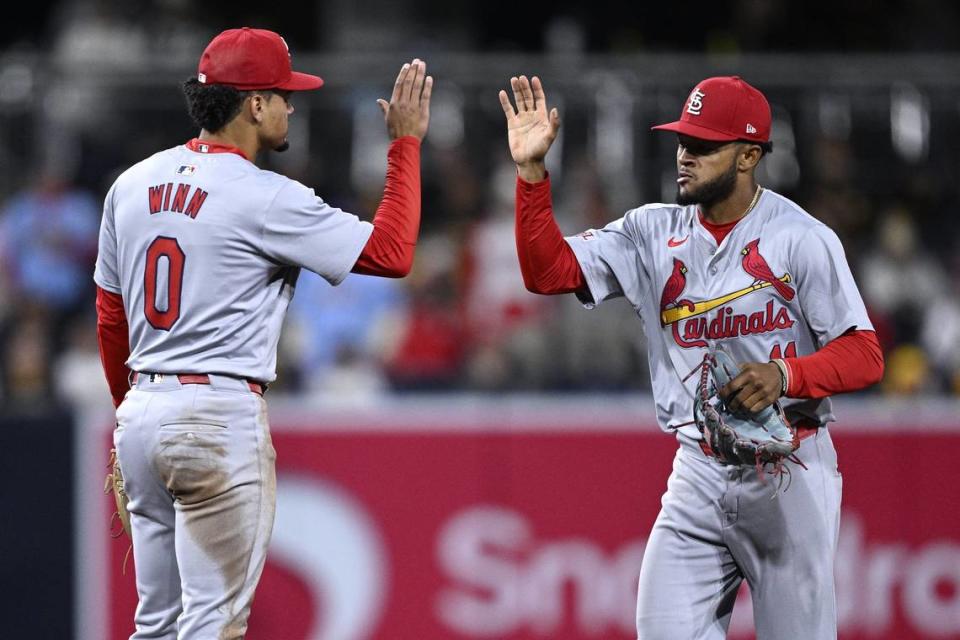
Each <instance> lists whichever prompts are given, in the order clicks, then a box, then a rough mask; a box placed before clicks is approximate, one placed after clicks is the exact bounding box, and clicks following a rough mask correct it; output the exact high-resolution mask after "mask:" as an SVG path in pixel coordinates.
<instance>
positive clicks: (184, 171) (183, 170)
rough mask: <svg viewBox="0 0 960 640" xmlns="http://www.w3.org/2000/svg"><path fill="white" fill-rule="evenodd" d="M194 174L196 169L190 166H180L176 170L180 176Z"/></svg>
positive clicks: (194, 166)
mask: <svg viewBox="0 0 960 640" xmlns="http://www.w3.org/2000/svg"><path fill="white" fill-rule="evenodd" d="M196 172H197V167H196V165H192V164H182V165H180V166H179V167H178V168H177V175H181V176H192V175H193V174H194V173H196Z"/></svg>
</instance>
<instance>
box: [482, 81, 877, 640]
mask: <svg viewBox="0 0 960 640" xmlns="http://www.w3.org/2000/svg"><path fill="white" fill-rule="evenodd" d="M510 83H511V87H512V90H513V98H514V101H515V103H516V108H514V107H513V106H512V105H511V102H510V99H509V97H508V96H507V94H506V92H504V91H501V92H500V103H501V105H502V107H503V110H504V113H505V115H506V119H507V129H508V137H509V143H510V151H511V153H512V155H513V159H514V161H515V162H516V164H517V170H518V179H517V191H516V200H517V205H516V208H517V223H516V235H517V249H518V252H519V258H520V268H521V270H522V272H523V278H524V281H525V283H526V286H527V288H528V289H529V290H531V291H533V292H535V293H542V294H559V293H574V294H576V296H577V297H578V298H579V299H580V300H581V302H583V304H584V305H585V306H586V307H587V308H591V307H593V306H594V305H597V304H600V303H601V302H603V301H604V300H608V299H610V298H615V297H619V296H624V297H626V298H627V299H628V300H629V301H630V303H631V304H632V305H633V307H634V309H636V311H637V314H638V316H639V318H640V321H641V323H642V325H643V330H644V333H645V334H646V337H647V342H648V350H649V363H650V372H651V378H652V384H653V394H654V399H655V402H656V410H657V419H658V422H659V424H660V426H661V428H662V429H663V430H664V431H668V432H675V433H676V437H677V440H678V441H679V448H678V451H677V454H676V457H675V459H674V464H673V472H672V474H671V475H670V478H669V480H668V483H667V491H666V493H665V494H664V496H663V500H662V509H661V511H660V514H659V516H658V518H657V520H656V523H655V524H654V526H653V531H652V532H651V534H650V537H649V539H648V542H647V547H646V551H645V553H644V558H643V566H642V569H641V571H640V581H639V593H638V598H637V633H638V635H639V637H640V638H641V639H642V640H652V639H669V640H683V639H691V638H696V639H713V638H724V637H726V632H727V627H728V624H729V622H730V615H731V611H732V607H733V602H734V599H735V597H736V594H737V589H738V588H739V586H740V584H741V582H742V581H743V580H744V579H746V580H747V583H748V584H749V586H750V591H751V595H752V598H753V605H754V621H755V625H756V631H757V637H758V638H760V639H761V640H771V639H782V640H797V639H798V638H803V639H804V640H820V639H825V638H835V637H836V632H837V630H836V610H835V608H836V607H835V598H834V579H833V558H834V552H835V549H836V544H837V534H838V526H839V516H840V490H841V477H840V473H839V471H838V469H837V459H836V453H835V451H834V448H833V444H832V443H831V440H830V433H829V431H828V430H827V426H826V425H827V423H828V422H830V421H832V420H833V419H834V416H833V414H832V412H831V408H830V400H829V399H828V396H829V395H831V394H834V393H839V392H844V391H853V390H855V389H861V388H863V387H865V386H867V385H870V384H873V383H875V382H876V381H877V380H879V378H880V377H881V375H882V371H883V359H882V355H881V352H880V348H879V345H878V343H877V340H876V336H875V334H874V332H873V327H872V326H871V324H870V319H869V318H868V317H867V314H866V311H865V310H864V305H863V302H862V300H861V298H860V294H859V293H858V291H857V287H856V284H855V283H854V280H853V277H852V275H851V273H850V269H849V267H848V266H847V262H846V259H845V257H844V253H843V248H842V247H841V245H840V242H839V240H838V239H837V237H836V235H835V234H834V233H833V232H832V231H831V230H830V229H829V228H828V227H827V226H825V225H824V224H822V223H821V222H819V221H817V220H816V219H815V218H813V217H812V216H810V215H809V214H807V213H806V212H804V211H803V210H802V209H801V208H800V207H799V206H797V205H796V204H795V203H793V202H791V201H790V200H788V199H786V198H784V197H783V196H781V195H779V194H777V193H774V192H773V191H770V190H769V189H764V188H763V187H761V186H760V185H758V184H757V182H756V180H755V177H754V172H755V169H756V167H757V165H758V163H759V162H760V161H761V160H762V158H763V156H764V155H766V154H767V153H770V152H771V150H772V146H771V143H770V127H771V117H770V107H769V105H768V103H767V100H766V98H765V97H764V96H763V94H762V93H761V92H760V91H758V90H757V89H755V88H754V87H752V86H750V85H749V84H747V83H746V82H744V81H743V80H742V79H740V78H739V77H735V76H734V77H717V78H708V79H706V80H704V81H703V82H701V83H699V84H698V85H697V86H696V87H695V88H694V89H693V91H691V92H690V96H689V98H688V99H687V101H686V102H685V104H684V106H683V110H682V112H681V116H680V119H679V120H678V121H676V122H671V123H669V124H664V125H660V126H658V127H654V128H655V129H660V130H665V131H672V132H675V133H676V134H677V136H678V142H679V143H678V146H677V203H676V204H648V205H644V206H642V207H639V208H636V209H633V210H631V211H628V212H627V213H626V214H625V215H624V216H623V217H622V218H620V219H619V220H616V221H614V222H611V223H610V224H608V225H607V226H606V227H604V228H603V229H591V230H589V231H585V232H583V233H581V234H579V235H577V236H573V237H568V238H563V237H562V235H561V233H560V230H559V228H558V227H557V224H556V222H555V221H554V219H553V215H552V210H551V206H552V205H551V200H550V181H549V177H548V176H547V173H546V170H545V169H544V157H545V155H546V153H547V151H548V150H549V148H550V145H551V144H552V143H553V141H554V139H555V137H556V135H557V131H558V129H559V126H560V118H559V114H558V113H557V110H556V109H552V110H548V108H547V105H546V99H545V96H544V91H543V87H542V85H541V83H540V80H539V79H538V78H536V77H534V78H533V79H532V81H531V80H528V79H527V78H526V77H525V76H520V77H519V78H511V81H510ZM714 347H722V348H723V349H724V350H725V351H727V352H728V353H729V354H730V355H731V356H732V357H733V358H735V359H736V361H737V362H739V363H742V364H741V366H742V368H741V372H740V373H739V375H736V377H734V378H733V379H732V380H731V381H730V382H729V384H727V385H726V386H725V387H723V388H722V389H720V395H721V396H723V397H725V398H727V400H728V404H729V405H730V407H731V409H734V410H746V411H750V412H757V411H760V410H762V409H763V408H765V407H768V406H770V405H771V404H772V403H773V402H775V401H777V400H779V402H780V403H781V406H782V407H783V409H784V412H785V415H786V417H787V419H788V420H789V421H790V422H791V424H792V425H793V426H794V427H795V428H796V429H797V431H798V433H799V434H800V445H799V449H797V450H796V459H799V460H800V461H801V462H802V463H803V465H804V466H801V465H799V464H797V463H796V462H793V461H791V462H786V463H785V464H786V465H787V467H788V469H787V471H788V473H789V474H790V484H789V486H788V487H787V488H786V490H783V491H780V492H779V493H774V488H773V487H775V486H776V485H777V483H776V482H770V481H769V480H765V479H764V473H765V472H764V470H763V469H762V468H761V469H759V470H758V469H757V468H756V467H755V466H754V465H749V466H740V465H721V464H719V462H718V460H717V458H716V457H715V454H714V453H713V452H712V450H711V448H710V447H709V445H708V444H707V443H706V442H705V441H704V440H703V439H702V437H701V434H700V431H699V430H698V429H697V428H696V427H693V426H691V425H690V417H691V415H692V413H693V400H694V398H693V388H692V387H693V386H694V385H695V381H694V380H690V381H688V382H684V378H685V377H686V375H687V374H688V373H689V372H690V371H692V370H693V369H695V368H696V367H697V366H698V365H699V364H700V363H701V362H702V361H703V358H704V354H705V353H706V352H707V350H708V349H711V348H714ZM683 425H686V426H683ZM771 495H775V497H774V498H773V499H771Z"/></svg>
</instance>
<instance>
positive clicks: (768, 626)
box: [637, 428, 842, 640]
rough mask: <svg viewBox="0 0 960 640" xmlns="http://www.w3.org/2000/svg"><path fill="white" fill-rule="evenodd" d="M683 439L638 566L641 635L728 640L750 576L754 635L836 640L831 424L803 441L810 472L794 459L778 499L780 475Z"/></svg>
mask: <svg viewBox="0 0 960 640" xmlns="http://www.w3.org/2000/svg"><path fill="white" fill-rule="evenodd" d="M677 438H678V440H679V441H680V448H679V450H678V451H677V455H676V457H675V458H674V461H673V473H672V474H671V475H670V479H669V480H668V482H667V492H666V493H665V494H664V496H663V501H662V504H663V507H662V509H661V510H660V515H659V516H658V517H657V520H656V522H655V523H654V525H653V531H652V532H651V534H650V538H649V540H648V541H647V547H646V550H645V552H644V556H643V564H642V567H641V569H640V587H639V593H638V598H637V634H638V637H639V639H640V640H720V639H722V638H726V636H727V628H728V626H729V624H730V615H731V612H732V611H733V603H734V600H735V598H736V595H737V589H738V588H739V587H740V583H741V582H742V581H743V580H744V579H746V580H747V584H748V585H749V586H750V594H751V597H752V600H753V614H754V624H755V626H756V632H757V639H758V640H800V639H801V638H802V639H803V640H834V639H835V638H836V637H837V612H836V597H835V593H834V573H833V561H834V556H835V554H836V549H837V537H838V535H839V527H840V493H841V485H842V480H841V477H840V473H839V471H838V470H837V454H836V450H835V449H834V448H833V442H832V440H831V438H830V433H829V432H828V431H827V429H825V428H822V429H819V430H818V431H817V433H816V435H814V436H811V437H809V438H806V439H805V440H803V441H802V442H801V444H800V449H799V450H798V451H797V456H798V457H799V459H800V460H801V461H802V462H803V463H804V464H805V465H806V466H807V469H803V468H802V467H799V466H797V465H795V464H793V463H788V464H789V468H790V472H791V476H790V478H789V486H787V485H786V484H784V487H783V488H782V489H781V491H780V492H779V494H778V495H777V497H775V498H772V499H771V496H772V494H773V492H774V490H775V489H776V487H777V483H778V481H777V480H776V479H773V478H770V476H767V479H766V482H761V481H760V479H759V478H758V476H757V473H756V471H755V470H754V469H753V468H750V467H731V466H722V465H720V464H719V463H717V462H716V460H714V459H712V458H708V457H707V456H705V455H704V453H703V451H701V449H700V446H699V444H698V443H697V442H695V441H693V440H691V439H689V438H687V437H685V436H683V435H678V436H677ZM786 482H787V480H785V483H786Z"/></svg>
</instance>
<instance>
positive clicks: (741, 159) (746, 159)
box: [737, 144, 763, 171]
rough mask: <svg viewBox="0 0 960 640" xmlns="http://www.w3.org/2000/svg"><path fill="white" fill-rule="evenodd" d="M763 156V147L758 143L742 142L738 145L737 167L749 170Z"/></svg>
mask: <svg viewBox="0 0 960 640" xmlns="http://www.w3.org/2000/svg"><path fill="white" fill-rule="evenodd" d="M762 157H763V149H761V148H760V145H758V144H744V145H742V146H741V147H740V153H739V154H738V159H737V167H738V168H739V169H740V170H741V171H750V170H751V169H753V168H755V167H756V166H757V164H758V163H759V162H760V158H762Z"/></svg>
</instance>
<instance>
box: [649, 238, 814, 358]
mask: <svg viewBox="0 0 960 640" xmlns="http://www.w3.org/2000/svg"><path fill="white" fill-rule="evenodd" d="M740 255H742V256H743V257H742V258H741V260H740V266H741V267H742V268H743V270H744V271H745V272H746V273H747V274H748V275H749V276H751V277H752V278H753V283H752V284H751V285H750V286H747V287H744V288H742V289H738V290H736V291H733V292H731V293H728V294H725V295H722V296H719V297H717V298H711V299H709V300H701V301H699V302H694V301H692V300H689V299H687V298H683V297H681V295H682V294H683V290H684V289H685V288H686V286H687V272H688V269H687V266H686V265H685V264H684V263H683V261H682V260H679V259H678V258H674V259H673V270H672V272H671V273H670V276H669V277H668V278H667V282H666V283H665V284H664V286H663V292H662V293H661V294H660V326H662V327H667V326H668V325H669V326H670V329H671V331H672V333H673V339H674V340H675V341H676V343H677V344H678V345H680V346H681V347H684V348H690V347H706V346H708V345H707V342H706V340H705V339H711V340H715V339H718V338H735V337H737V336H742V335H749V334H755V333H767V332H769V331H777V330H779V329H789V328H790V327H792V326H793V323H794V320H792V319H791V318H790V314H789V313H788V312H787V308H786V307H785V306H782V305H781V306H780V307H779V309H776V308H774V301H773V300H770V301H768V302H767V304H766V306H765V307H764V308H763V310H762V311H756V312H754V313H751V314H750V315H746V314H735V313H733V310H732V309H731V308H730V307H728V306H725V305H726V304H727V303H729V302H732V301H734V300H736V299H738V298H742V297H744V296H746V295H748V294H751V293H753V292H754V291H760V290H761V289H766V288H767V287H773V288H774V289H775V290H776V292H777V293H778V294H779V295H780V297H781V298H783V299H784V300H786V301H787V302H789V301H791V300H793V298H794V296H796V292H795V291H794V290H793V288H792V287H790V286H789V285H788V283H789V282H791V281H792V278H791V277H790V274H789V273H784V274H783V275H782V276H779V277H777V276H776V275H774V273H773V271H772V270H771V269H770V265H768V264H767V261H766V260H765V259H764V257H763V256H762V255H761V254H760V239H759V238H757V239H756V240H752V241H750V242H748V243H747V245H746V246H745V247H744V248H743V250H742V251H741V252H740ZM714 310H716V311H715V313H714V314H713V317H710V312H713V311H714Z"/></svg>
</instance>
